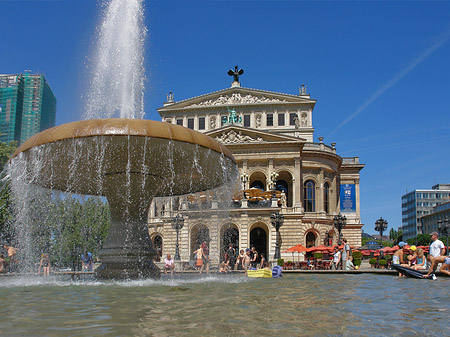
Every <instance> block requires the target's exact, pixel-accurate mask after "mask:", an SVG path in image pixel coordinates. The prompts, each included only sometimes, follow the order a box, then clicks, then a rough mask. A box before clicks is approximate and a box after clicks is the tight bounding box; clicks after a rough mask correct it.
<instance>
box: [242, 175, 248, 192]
mask: <svg viewBox="0 0 450 337" xmlns="http://www.w3.org/2000/svg"><path fill="white" fill-rule="evenodd" d="M241 182H242V185H243V186H244V190H245V187H246V186H247V182H248V174H247V173H242V174H241Z"/></svg>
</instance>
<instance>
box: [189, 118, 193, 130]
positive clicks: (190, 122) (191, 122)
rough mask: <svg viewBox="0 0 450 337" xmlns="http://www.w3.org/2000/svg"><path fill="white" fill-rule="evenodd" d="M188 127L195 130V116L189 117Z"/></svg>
mask: <svg viewBox="0 0 450 337" xmlns="http://www.w3.org/2000/svg"><path fill="white" fill-rule="evenodd" d="M188 129H192V130H194V118H188Z"/></svg>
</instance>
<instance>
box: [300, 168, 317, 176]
mask: <svg viewBox="0 0 450 337" xmlns="http://www.w3.org/2000/svg"><path fill="white" fill-rule="evenodd" d="M301 172H302V173H303V176H306V175H312V176H316V175H317V174H318V173H319V172H317V170H313V169H302V171H301Z"/></svg>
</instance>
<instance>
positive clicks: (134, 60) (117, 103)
mask: <svg viewBox="0 0 450 337" xmlns="http://www.w3.org/2000/svg"><path fill="white" fill-rule="evenodd" d="M105 5H106V6H105V9H104V14H103V20H102V22H101V23H100V25H99V27H98V28H97V30H98V37H97V42H96V50H95V52H94V56H93V60H92V66H91V68H92V70H91V72H92V78H91V85H90V88H89V91H88V94H87V102H86V107H85V112H84V114H83V119H92V118H114V117H120V118H143V117H144V89H145V88H144V80H145V68H144V44H145V38H146V35H147V29H146V28H145V26H144V8H143V0H110V1H107V2H105Z"/></svg>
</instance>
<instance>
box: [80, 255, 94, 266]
mask: <svg viewBox="0 0 450 337" xmlns="http://www.w3.org/2000/svg"><path fill="white" fill-rule="evenodd" d="M92 264H93V259H92V253H90V252H88V251H86V252H85V253H84V254H81V265H82V269H83V271H92Z"/></svg>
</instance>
